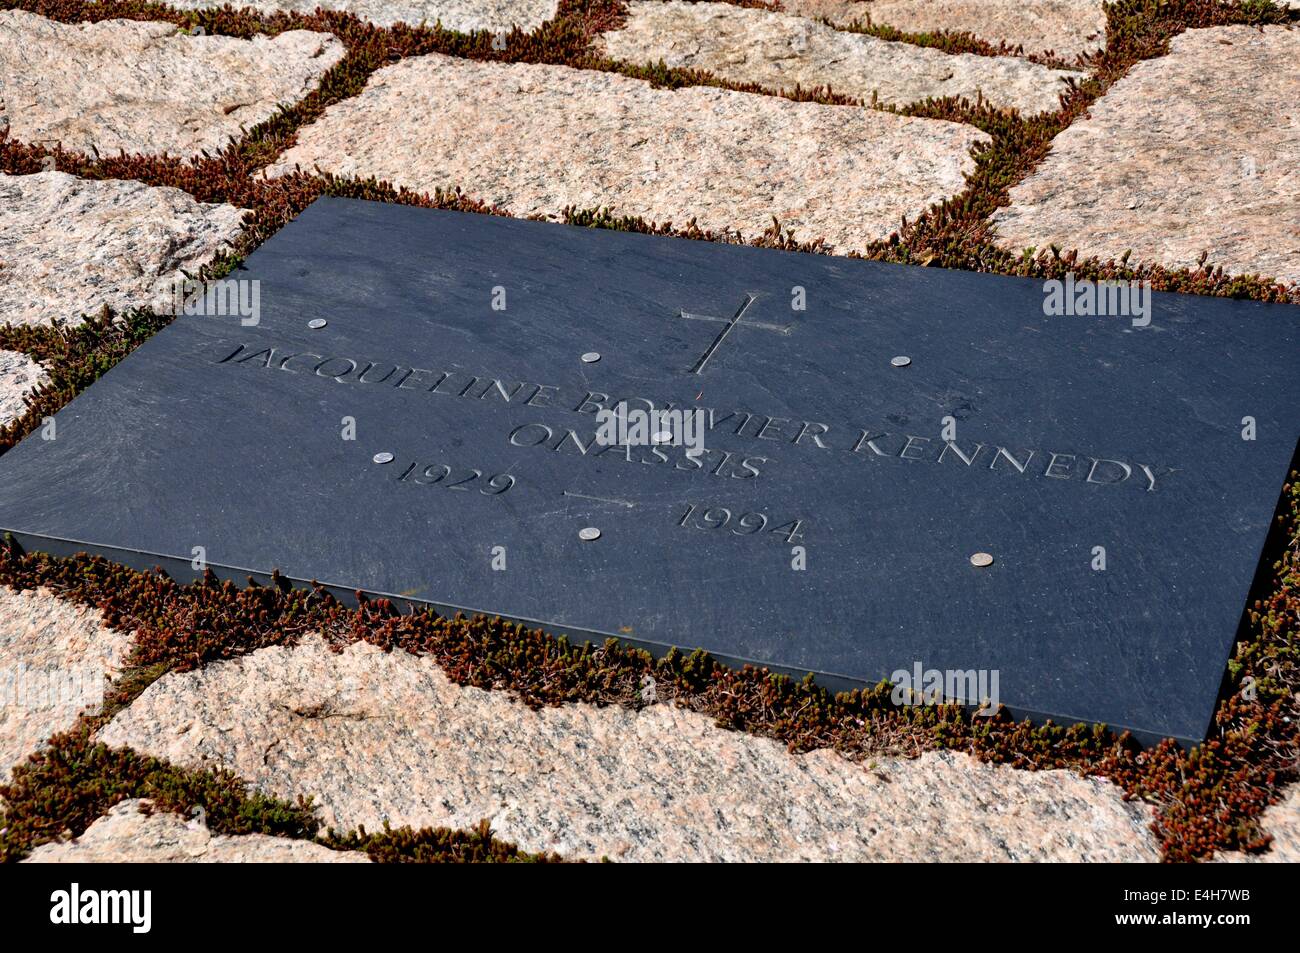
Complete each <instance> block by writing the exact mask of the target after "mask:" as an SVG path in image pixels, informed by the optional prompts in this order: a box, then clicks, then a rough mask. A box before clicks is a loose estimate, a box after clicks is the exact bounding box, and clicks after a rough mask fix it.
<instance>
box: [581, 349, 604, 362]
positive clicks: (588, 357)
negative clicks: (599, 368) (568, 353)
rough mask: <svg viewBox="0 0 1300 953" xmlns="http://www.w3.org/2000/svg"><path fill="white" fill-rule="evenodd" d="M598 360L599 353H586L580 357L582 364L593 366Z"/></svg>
mask: <svg viewBox="0 0 1300 953" xmlns="http://www.w3.org/2000/svg"><path fill="white" fill-rule="evenodd" d="M599 360H600V352H599V351H588V352H587V353H586V354H584V355H582V363H584V364H595V363H596V362H597V361H599Z"/></svg>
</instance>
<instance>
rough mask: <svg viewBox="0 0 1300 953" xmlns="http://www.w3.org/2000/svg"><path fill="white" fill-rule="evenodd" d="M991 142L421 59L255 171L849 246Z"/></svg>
mask: <svg viewBox="0 0 1300 953" xmlns="http://www.w3.org/2000/svg"><path fill="white" fill-rule="evenodd" d="M988 141H989V137H988V136H986V135H985V134H984V133H981V132H979V131H978V130H975V129H973V128H971V127H969V126H965V125H962V124H959V123H953V122H946V121H941V120H931V119H915V118H908V117H903V116H897V115H893V114H890V113H885V112H880V111H876V110H871V109H863V108H860V107H847V106H823V105H819V104H816V103H796V102H791V101H790V100H787V99H782V98H779V97H774V96H763V95H756V94H750V93H738V92H733V91H730V90H723V89H716V88H712V87H698V86H697V87H689V88H686V89H679V90H666V89H654V88H652V87H651V86H650V84H649V83H647V82H644V81H641V80H635V79H630V78H628V77H626V76H620V75H616V74H613V73H606V72H601V71H595V70H576V69H571V68H569V67H566V66H544V65H530V64H522V63H513V64H503V63H477V62H472V61H468V60H462V59H455V58H452V57H448V56H443V55H441V54H430V55H428V56H420V57H412V58H410V59H406V60H403V61H402V62H400V63H397V64H394V65H393V66H389V67H386V68H384V69H381V70H379V71H378V72H376V73H375V74H374V76H372V77H371V79H370V82H369V83H368V84H367V85H366V88H365V90H364V91H363V92H362V93H361V94H360V95H358V96H356V97H354V98H352V99H348V100H346V101H344V102H341V103H337V104H335V105H334V106H331V107H330V108H329V109H328V110H327V111H326V113H325V115H324V116H323V117H321V118H320V119H318V120H317V121H316V122H315V123H312V124H311V125H309V126H307V127H305V128H304V129H302V130H300V131H299V133H298V140H297V144H296V145H295V146H293V147H292V148H291V149H289V150H288V151H287V152H286V153H285V154H284V155H283V156H282V157H281V159H280V160H279V161H278V162H276V163H275V164H274V165H273V166H271V167H270V169H269V170H268V174H270V175H281V174H285V173H287V172H290V171H292V170H293V168H294V166H295V165H301V166H302V168H303V169H304V170H306V171H311V170H313V169H315V168H319V169H321V170H322V171H326V172H332V173H334V174H336V175H341V176H355V177H358V178H362V179H365V178H369V177H371V176H374V177H376V178H378V179H380V180H383V181H387V182H390V183H392V184H394V185H403V186H407V187H408V188H411V189H413V190H416V191H421V192H432V191H433V190H434V189H436V188H439V187H442V188H448V187H453V186H459V187H461V188H463V189H464V190H465V191H466V192H467V193H469V194H471V195H475V196H477V197H478V198H480V199H481V200H483V201H485V202H488V203H490V204H496V205H500V206H502V207H503V208H504V209H505V210H507V211H509V212H510V213H511V214H514V215H517V216H538V217H545V218H550V219H558V218H560V217H561V213H562V212H563V210H564V209H565V207H566V206H574V207H577V208H580V209H587V208H596V207H602V206H604V207H608V208H610V210H611V211H613V212H614V213H616V214H620V215H628V216H634V217H635V216H639V217H644V218H645V219H647V220H651V221H655V222H658V223H660V224H663V223H666V222H668V221H671V222H673V223H674V224H675V225H677V226H678V227H682V226H685V225H686V223H687V221H688V220H689V219H691V218H695V219H696V220H697V222H698V224H699V226H700V227H701V228H705V229H709V230H714V231H722V230H725V229H738V230H740V231H741V232H743V233H744V234H745V236H746V237H748V238H753V237H757V236H758V235H759V234H761V233H762V232H763V231H764V230H766V229H768V228H770V227H771V224H772V217H773V216H775V217H776V218H777V219H779V220H780V222H781V225H782V226H783V227H786V228H793V229H794V230H795V231H796V234H797V236H798V237H799V238H800V239H801V240H805V241H810V240H812V239H815V238H819V237H820V238H824V239H826V241H827V243H828V245H829V246H830V247H831V248H832V249H834V250H839V251H842V252H847V251H850V250H863V249H865V248H866V247H867V246H868V245H869V244H870V243H871V242H872V241H873V240H875V239H883V238H887V237H888V236H889V234H890V233H891V232H892V231H894V230H895V229H896V228H898V226H899V223H900V221H901V219H902V216H904V215H907V216H909V217H915V216H917V215H919V214H920V213H921V212H922V211H924V210H925V209H926V208H927V207H929V206H930V205H932V204H934V203H936V202H938V201H940V200H942V199H943V198H946V197H948V196H951V195H953V194H955V193H958V192H960V191H961V190H962V189H963V188H964V187H965V175H966V174H967V173H969V172H971V171H972V170H973V169H974V160H973V159H972V158H971V156H970V150H971V148H972V146H974V145H975V144H976V143H984V142H988Z"/></svg>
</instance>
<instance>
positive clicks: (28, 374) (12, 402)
mask: <svg viewBox="0 0 1300 953" xmlns="http://www.w3.org/2000/svg"><path fill="white" fill-rule="evenodd" d="M3 271H4V265H3V263H0V275H2V274H3ZM4 280H6V281H7V280H8V278H7V277H5V278H4ZM45 380H46V374H45V369H44V368H43V367H41V365H39V364H37V363H36V362H35V361H33V360H32V359H31V358H30V357H28V356H27V355H26V354H20V353H18V352H17V351H0V427H4V426H6V425H7V424H10V423H13V422H14V421H15V420H17V419H18V418H19V417H21V416H22V415H23V414H24V413H25V412H26V410H27V408H26V405H25V404H24V403H23V398H24V397H25V396H27V395H28V394H30V393H31V392H32V390H33V389H35V388H36V386H37V385H38V384H42V383H44V382H45Z"/></svg>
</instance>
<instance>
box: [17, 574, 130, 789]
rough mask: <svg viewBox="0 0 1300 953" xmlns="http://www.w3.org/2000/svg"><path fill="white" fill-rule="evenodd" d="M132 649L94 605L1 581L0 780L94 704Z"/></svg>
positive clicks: (127, 638) (126, 639) (128, 640)
mask: <svg viewBox="0 0 1300 953" xmlns="http://www.w3.org/2000/svg"><path fill="white" fill-rule="evenodd" d="M129 649H130V638H129V637H128V636H126V635H124V634H122V633H120V632H116V631H114V630H113V629H109V628H107V627H106V626H104V624H103V621H102V619H101V617H100V614H99V613H98V612H94V611H91V610H89V609H84V608H81V607H78V606H75V605H73V604H72V603H70V602H64V601H62V600H60V599H57V598H55V597H54V595H53V594H52V593H50V592H48V591H46V590H37V591H24V592H15V591H14V590H12V589H7V588H4V587H0V781H6V780H8V778H9V773H10V771H11V769H12V768H13V766H14V765H16V764H17V763H19V762H20V761H22V760H23V759H24V758H26V757H27V756H28V755H29V754H31V753H32V752H34V751H36V750H37V749H38V748H39V747H40V745H41V743H42V742H44V741H45V739H46V738H48V737H49V736H50V735H52V734H55V733H56V732H59V731H63V730H64V729H66V728H69V727H71V725H72V723H73V722H74V721H76V718H77V715H78V714H79V713H80V712H81V711H82V709H85V708H90V709H96V708H98V707H99V705H100V704H101V703H102V701H103V690H104V687H105V686H106V684H107V679H110V678H113V677H115V676H116V675H117V673H118V671H119V670H120V668H121V664H122V661H123V660H124V659H125V658H126V654H127V651H128V650H129Z"/></svg>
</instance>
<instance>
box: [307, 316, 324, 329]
mask: <svg viewBox="0 0 1300 953" xmlns="http://www.w3.org/2000/svg"><path fill="white" fill-rule="evenodd" d="M327 324H329V322H328V321H326V320H325V319H324V318H312V319H311V320H310V321H308V322H307V327H309V328H311V329H312V330H313V331H319V330H320V329H321V328H323V327H325V325H327Z"/></svg>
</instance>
